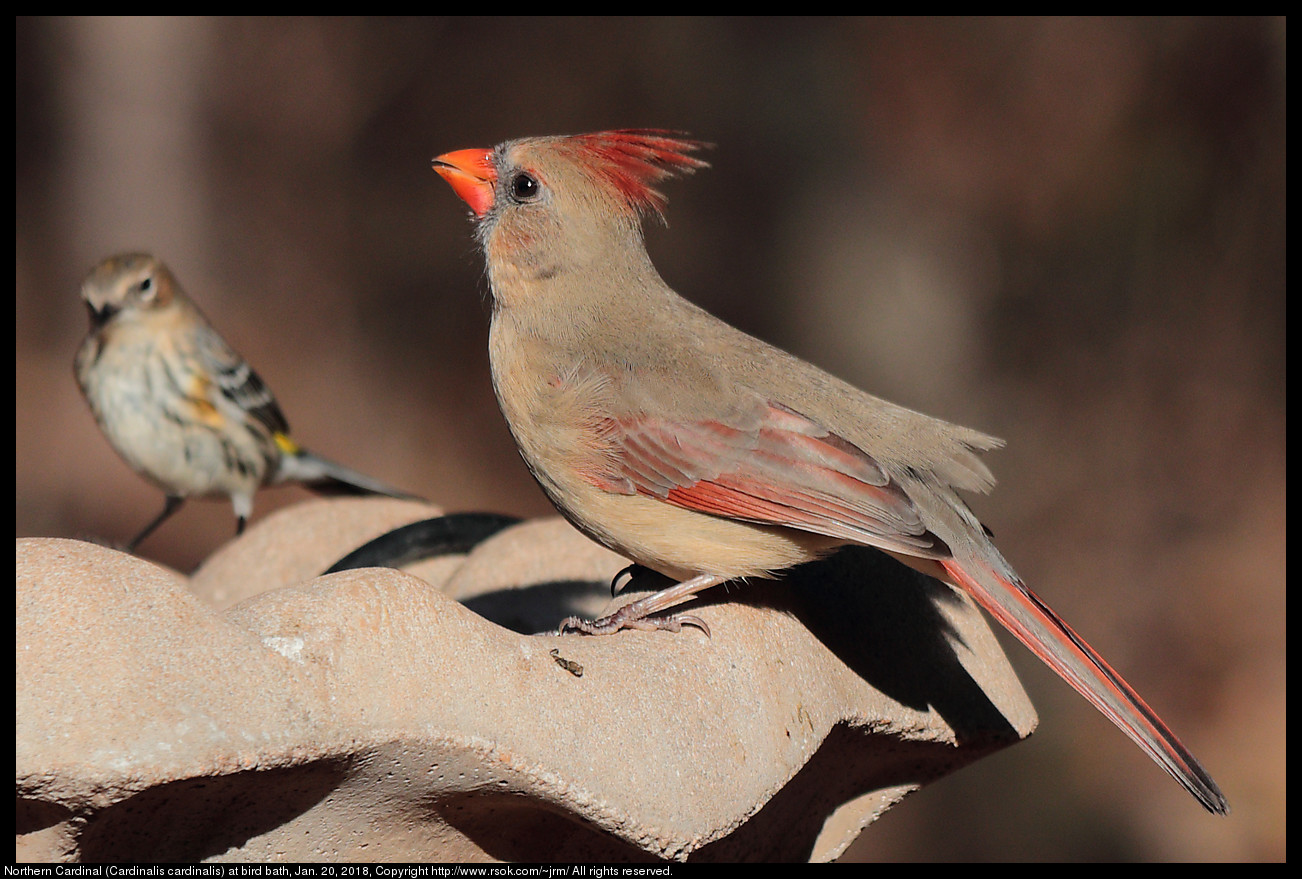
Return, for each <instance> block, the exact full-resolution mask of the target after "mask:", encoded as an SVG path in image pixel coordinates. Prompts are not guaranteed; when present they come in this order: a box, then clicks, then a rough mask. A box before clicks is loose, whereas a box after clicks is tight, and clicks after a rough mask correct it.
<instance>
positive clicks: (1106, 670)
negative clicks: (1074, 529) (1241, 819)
mask: <svg viewBox="0 0 1302 879" xmlns="http://www.w3.org/2000/svg"><path fill="white" fill-rule="evenodd" d="M941 565H942V566H943V567H944V568H945V571H946V572H947V573H948V574H949V576H950V577H951V578H952V579H953V581H954V582H955V583H957V584H959V585H960V586H962V587H963V588H964V589H965V590H967V592H968V593H969V594H970V595H971V596H972V597H973V598H974V599H975V600H976V602H977V603H978V604H980V605H981V606H982V607H983V608H985V610H986V611H987V612H988V613H989V614H990V615H991V616H993V617H994V618H995V619H997V620H999V622H1000V623H1002V624H1003V625H1004V626H1005V627H1006V628H1007V629H1008V631H1010V632H1012V633H1013V634H1014V635H1016V636H1017V638H1018V640H1020V641H1021V642H1022V643H1023V644H1025V645H1026V646H1027V647H1028V648H1030V650H1031V652H1032V653H1034V654H1035V655H1036V656H1038V657H1040V659H1042V660H1044V662H1045V663H1046V664H1047V665H1048V666H1049V667H1050V668H1052V669H1053V670H1054V671H1056V672H1057V673H1058V674H1060V675H1062V677H1063V679H1064V680H1066V681H1067V683H1069V684H1071V685H1072V686H1073V687H1075V688H1076V691H1077V692H1079V693H1080V694H1081V695H1082V696H1084V697H1085V698H1086V699H1088V700H1089V701H1090V702H1091V703H1093V705H1094V707H1095V708H1097V709H1098V710H1099V711H1101V712H1103V714H1104V716H1106V717H1107V718H1108V719H1110V720H1111V721H1112V722H1113V723H1115V724H1116V725H1117V726H1118V727H1120V728H1121V731H1122V732H1124V733H1125V734H1126V735H1128V736H1130V738H1131V739H1133V740H1134V742H1135V744H1137V745H1139V747H1140V748H1142V749H1143V750H1144V752H1145V753H1147V754H1148V756H1150V757H1152V758H1153V759H1154V760H1155V761H1157V763H1158V765H1160V766H1161V767H1162V768H1163V769H1165V770H1166V771H1167V772H1169V773H1171V775H1172V777H1173V778H1175V780H1176V781H1178V782H1180V784H1182V785H1183V786H1184V788H1185V790H1187V791H1189V793H1191V794H1193V795H1194V796H1195V797H1197V798H1198V801H1199V802H1201V803H1202V804H1203V805H1204V806H1206V807H1207V810H1208V811H1209V812H1215V813H1217V814H1220V815H1224V814H1226V813H1227V812H1228V811H1229V804H1228V803H1227V802H1226V801H1225V795H1224V794H1222V793H1221V791H1220V788H1218V787H1217V786H1216V782H1214V781H1212V778H1211V776H1210V775H1208V774H1207V770H1205V769H1203V767H1202V766H1201V765H1200V764H1199V763H1198V761H1197V760H1196V759H1195V758H1194V756H1193V754H1191V753H1189V751H1188V749H1187V748H1185V746H1184V745H1182V744H1180V740H1179V739H1177V738H1176V737H1175V733H1173V732H1171V730H1170V729H1168V728H1167V725H1166V724H1165V723H1163V722H1162V719H1161V718H1160V717H1158V716H1157V713H1156V712H1154V711H1153V709H1151V708H1149V707H1148V705H1147V703H1145V702H1144V700H1143V699H1141V698H1140V697H1139V694H1138V693H1136V692H1135V691H1134V690H1133V689H1132V688H1131V686H1130V685H1129V684H1127V683H1126V682H1125V680H1123V679H1122V677H1121V675H1119V674H1117V673H1116V672H1115V671H1113V670H1112V667H1111V666H1109V665H1108V664H1107V663H1106V662H1104V661H1103V657H1102V656H1099V654H1098V653H1097V652H1096V651H1095V650H1094V648H1093V647H1091V646H1090V645H1088V644H1086V643H1085V640H1084V639H1083V638H1081V637H1080V636H1079V635H1077V634H1076V633H1075V632H1073V631H1072V629H1071V627H1070V626H1068V625H1067V624H1066V623H1065V622H1063V620H1062V618H1061V617H1059V616H1058V615H1057V614H1056V613H1054V612H1053V610H1052V609H1051V608H1050V607H1049V606H1048V605H1047V604H1045V603H1044V602H1043V601H1041V600H1040V598H1039V597H1038V596H1037V595H1036V594H1035V593H1034V592H1032V591H1031V590H1030V589H1027V588H1026V586H1025V585H1023V584H1022V583H1021V582H1020V581H1010V580H1008V579H1007V578H1005V577H1003V576H1001V575H1000V574H998V573H997V572H995V571H994V570H993V569H991V568H988V567H986V566H979V567H978V566H976V565H973V566H972V567H977V568H978V575H973V574H972V573H970V572H969V571H967V570H965V569H964V568H963V567H960V565H959V563H958V562H957V561H956V560H954V559H947V560H945V561H942V562H941Z"/></svg>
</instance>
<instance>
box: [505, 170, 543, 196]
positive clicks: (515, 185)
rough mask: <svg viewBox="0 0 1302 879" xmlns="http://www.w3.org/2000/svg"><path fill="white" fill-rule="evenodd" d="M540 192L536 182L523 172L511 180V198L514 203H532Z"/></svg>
mask: <svg viewBox="0 0 1302 879" xmlns="http://www.w3.org/2000/svg"><path fill="white" fill-rule="evenodd" d="M541 191H542V187H540V186H539V185H538V181H537V180H534V179H533V178H532V177H530V176H529V175H528V174H525V173H524V172H523V171H521V172H520V173H519V174H516V175H515V177H513V178H511V198H512V199H514V200H515V201H533V200H534V199H535V198H537V197H538V193H539V192H541Z"/></svg>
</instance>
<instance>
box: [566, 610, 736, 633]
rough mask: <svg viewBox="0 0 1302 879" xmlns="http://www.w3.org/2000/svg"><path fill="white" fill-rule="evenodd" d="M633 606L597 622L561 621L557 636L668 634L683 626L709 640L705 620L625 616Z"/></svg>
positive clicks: (686, 615) (680, 616)
mask: <svg viewBox="0 0 1302 879" xmlns="http://www.w3.org/2000/svg"><path fill="white" fill-rule="evenodd" d="M632 606H633V605H631V604H630V605H625V606H624V607H621V608H620V609H619V610H617V611H615V612H614V613H612V614H610V615H609V616H604V617H602V618H601V619H597V620H585V619H582V618H580V617H569V618H568V619H565V620H563V621H561V625H560V628H558V629H557V630H556V634H558V635H563V634H565V632H566V631H568V630H570V629H573V630H575V631H577V632H583V633H584V634H586V635H613V634H615V633H616V632H618V631H620V630H621V629H642V630H643V631H655V630H657V629H663V630H665V631H666V632H677V631H680V630H681V629H682V628H683V626H695V627H696V628H698V629H700V630H701V631H702V632H704V633H705V636H706V637H707V638H708V637H710V627H709V626H708V625H706V623H705V620H703V619H701V618H700V617H698V616H695V615H693V614H690V613H677V614H674V615H673V616H668V617H640V616H638V615H637V614H636V613H629V614H625V613H624V611H626V610H628V609H629V608H631V607H632Z"/></svg>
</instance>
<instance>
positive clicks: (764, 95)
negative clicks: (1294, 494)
mask: <svg viewBox="0 0 1302 879" xmlns="http://www.w3.org/2000/svg"><path fill="white" fill-rule="evenodd" d="M1286 34H1287V31H1286V25H1285V22H1284V20H1283V19H1259V18H1241V19H1210V18H1199V19H1125V20H1114V19H1084V20H1078V19H1047V20H1046V19H1013V20H1007V19H998V20H932V19H926V20H898V19H894V20H875V19H850V20H847V19H817V20H800V19H781V20H768V19H764V20H760V19H709V18H705V19H695V18H694V19H632V20H610V19H600V20H589V19H581V20H575V19H569V20H567V19H551V20H529V19H454V20H445V19H408V20H404V19H378V20H367V19H328V20H316V19H311V20H304V19H256V20H248V19H183V20H174V19H146V20H139V19H135V20H121V19H22V18H20V19H18V20H17V21H16V51H17V60H16V68H15V69H16V126H17V135H16V163H15V164H16V199H15V201H16V203H15V218H16V223H15V225H16V235H15V239H16V242H15V257H16V259H15V262H16V284H17V331H16V342H17V356H16V363H15V367H16V368H15V372H16V375H15V395H16V406H15V414H16V426H15V439H16V455H15V458H16V460H15V476H16V490H15V506H16V517H17V528H16V531H17V536H19V537H23V536H31V535H42V536H69V537H71V536H90V535H94V536H98V537H103V538H109V539H116V540H125V539H127V538H128V537H129V536H130V535H132V534H134V533H135V531H136V530H137V529H138V528H139V527H141V526H142V525H143V523H144V522H145V521H147V520H148V519H149V518H150V517H151V516H152V515H154V513H156V512H157V511H158V509H160V508H161V504H162V497H161V494H160V493H159V492H158V491H157V490H156V489H154V488H152V487H151V486H149V485H147V484H146V483H145V482H144V481H143V480H141V479H140V478H139V477H137V476H136V475H135V474H134V473H132V472H131V471H130V470H129V469H128V468H127V467H126V465H124V464H123V463H122V462H121V461H120V460H119V459H118V458H117V457H116V456H115V454H114V453H113V451H112V450H111V449H110V448H109V446H108V444H107V443H106V442H105V440H104V439H103V438H102V437H101V436H100V435H99V433H98V431H97V430H96V427H95V424H94V421H93V420H92V418H91V416H90V413H89V410H88V409H87V408H86V406H85V404H84V403H83V401H82V400H81V398H80V396H79V394H78V392H77V389H76V386H75V383H74V381H73V379H72V366H71V364H72V357H73V353H74V351H75V349H76V346H77V344H78V342H79V340H80V339H81V337H82V336H83V334H84V332H85V316H84V314H83V312H82V308H81V305H80V303H79V301H78V298H77V291H78V287H79V284H80V281H81V279H82V277H83V275H84V273H85V272H86V270H87V269H88V268H89V267H90V266H91V265H92V264H93V263H94V262H96V261H97V260H99V259H100V258H101V257H103V256H106V255H108V254H109V253H112V252H116V251H120V250H124V249H137V248H140V249H149V250H153V251H154V252H156V253H158V254H159V255H160V256H162V257H163V258H164V259H166V260H167V261H168V262H169V263H170V264H171V266H172V268H173V269H174V270H175V271H176V273H177V275H178V276H179V277H180V279H181V281H182V283H183V284H184V285H185V286H186V287H187V288H188V289H189V291H190V293H191V294H192V296H193V297H194V298H195V299H196V300H197V301H198V302H199V303H200V305H201V307H202V308H203V309H204V310H205V311H206V312H207V314H208V316H209V317H210V318H211V319H212V320H213V322H214V323H215V324H216V325H217V326H218V328H219V329H220V330H221V331H222V332H223V333H224V334H225V335H226V336H227V338H228V339H229V340H230V341H231V342H232V343H233V344H234V345H235V346H236V347H237V348H238V349H239V350H240V351H242V352H243V353H244V354H245V355H246V356H247V357H248V358H249V360H250V361H251V362H252V363H253V364H254V365H255V367H256V368H257V369H258V370H259V372H260V373H261V374H262V376H263V378H265V379H266V380H267V382H268V384H269V385H270V386H271V387H272V388H273V389H274V391H275V392H276V394H277V396H278V397H279V399H280V402H281V405H282V407H283V408H284V410H285V412H286V414H287V415H288V417H289V420H290V422H291V424H292V425H293V427H294V434H295V436H296V438H298V439H299V440H300V441H301V442H303V443H304V444H305V445H307V446H309V447H310V448H312V449H314V450H315V451H317V452H319V453H321V454H324V455H326V456H329V457H333V458H336V459H337V460H340V461H342V462H344V463H347V464H349V465H350V466H353V467H356V468H359V469H361V470H364V471H367V472H369V473H371V474H373V475H375V476H377V477H379V478H381V479H384V480H387V481H389V482H391V483H394V484H397V485H400V486H403V487H406V488H409V489H411V490H413V491H415V492H418V493H421V494H424V495H425V496H427V497H429V498H430V499H431V500H433V501H435V502H437V503H440V504H442V505H444V506H445V507H447V508H448V509H454V510H494V511H500V512H509V513H515V514H519V515H525V516H536V515H544V514H550V512H551V510H550V507H549V506H548V505H547V503H546V501H545V500H544V498H543V496H542V494H541V493H540V492H539V491H538V489H537V488H536V487H535V486H534V485H533V483H532V481H531V480H530V478H529V476H528V474H527V473H526V471H525V469H524V467H523V465H522V464H521V463H520V462H519V459H518V458H517V456H516V453H515V450H514V447H513V445H512V443H511V440H510V437H509V436H508V434H507V431H506V429H505V427H504V425H503V423H502V421H501V418H500V415H499V414H498V412H497V409H496V404H495V402H494V400H493V396H492V390H491V387H490V384H489V378H488V365H487V352H486V347H485V336H486V323H487V322H486V317H487V305H486V289H485V284H484V282H483V277H482V264H481V260H480V257H479V256H478V255H477V254H476V253H475V252H474V250H473V248H472V244H471V240H470V225H469V223H468V222H467V219H466V217H467V212H466V210H465V207H464V205H462V204H461V203H460V202H459V201H458V200H456V199H455V197H454V196H453V194H452V193H451V192H450V191H449V189H448V187H447V186H446V184H444V183H443V182H442V181H441V180H440V179H439V178H438V177H437V176H436V175H435V174H434V173H433V172H432V171H431V170H430V168H429V160H430V157H431V156H433V155H435V154H437V153H441V152H444V151H447V150H450V149H456V148H462V147H470V146H485V147H486V146H491V145H493V144H495V143H497V142H499V141H501V140H504V139H507V138H510V137H517V136H523V135H536V134H558V133H574V132H580V131H590V130H595V129H601V128H611V127H668V128H675V129H681V130H685V131H689V132H691V133H692V134H693V135H694V136H697V137H700V138H702V139H706V140H710V141H713V142H714V143H716V144H717V145H718V146H717V148H716V149H715V150H713V151H712V152H711V153H710V154H709V156H708V158H709V160H710V161H711V162H712V163H713V165H714V167H713V168H712V169H710V170H708V171H705V172H702V173H700V174H698V175H696V176H695V177H693V178H690V179H687V180H684V181H677V182H672V183H669V184H667V186H666V187H665V189H666V191H667V193H668V195H669V196H670V206H669V211H668V217H669V227H668V228H667V229H665V228H661V227H658V226H652V227H650V229H649V247H650V249H651V252H652V256H653V258H654V259H655V261H656V263H657V265H658V266H659V268H660V270H661V273H662V274H663V275H664V276H665V278H666V280H668V281H669V283H670V284H671V285H673V286H674V287H675V288H677V289H678V290H679V291H680V292H682V293H683V294H684V295H686V296H687V297H689V298H691V299H694V300H695V301H696V302H698V303H700V304H701V305H704V306H705V307H707V308H709V309H711V310H713V311H714V312H716V313H717V314H719V315H720V316H722V317H724V318H725V319H727V320H729V321H731V322H733V323H735V324H737V325H739V326H741V327H742V328H744V329H746V330H749V331H751V332H753V333H755V334H757V335H760V336H762V337H764V338H766V339H768V340H770V341H772V342H774V343H777V344H779V345H782V346H784V347H786V348H788V349H790V350H793V351H795V352H796V353H798V354H800V355H802V356H805V357H806V358H808V359H812V360H814V361H815V362H817V363H819V364H820V365H822V366H824V367H826V368H828V369H830V370H832V371H834V372H836V373H838V374H840V375H841V376H843V377H845V378H847V379H849V380H850V381H852V382H854V383H856V384H859V385H861V386H863V387H865V388H868V389H870V390H873V391H874V392H876V393H879V394H881V395H883V396H886V397H889V398H892V399H895V400H897V401H898V402H901V403H905V404H907V405H910V406H913V407H915V408H918V409H921V410H923V411H926V412H930V413H933V414H936V415H940V416H943V417H945V418H947V419H949V420H953V421H958V422H961V423H965V424H970V425H971V426H973V427H977V428H980V429H983V430H986V431H988V432H990V433H994V434H996V435H999V436H1002V437H1005V438H1006V439H1007V440H1008V448H1007V449H1006V450H1004V451H1001V452H998V453H996V454H994V455H992V456H991V458H990V461H991V464H992V466H993V467H994V469H995V471H996V473H997V475H998V476H999V477H1000V479H1001V483H1000V486H999V488H998V489H997V490H996V491H995V493H994V494H993V495H992V496H991V497H989V498H977V499H975V500H974V502H973V503H974V506H975V507H976V509H977V510H978V511H979V512H980V513H981V515H982V516H983V518H984V519H986V521H987V522H988V523H989V524H990V526H991V527H992V528H993V529H994V531H995V532H996V533H997V535H998V536H999V541H1000V545H1001V546H1002V548H1003V550H1004V552H1005V554H1006V555H1007V556H1008V557H1009V558H1010V559H1011V560H1012V561H1013V563H1014V564H1015V565H1017V567H1018V568H1019V569H1020V571H1021V573H1022V574H1023V576H1024V577H1025V578H1026V580H1027V581H1028V582H1029V583H1031V584H1032V585H1033V586H1034V587H1035V588H1037V590H1038V591H1039V592H1040V593H1041V594H1042V595H1043V596H1045V597H1046V598H1047V599H1048V600H1049V602H1050V603H1051V604H1052V605H1053V606H1054V607H1055V608H1056V609H1057V610H1058V611H1060V612H1061V613H1062V614H1063V616H1065V617H1066V618H1067V619H1068V620H1070V621H1071V622H1072V623H1073V625H1075V627H1076V628H1077V629H1078V630H1079V631H1080V632H1081V633H1082V634H1084V635H1085V636H1086V637H1087V638H1088V639H1089V640H1091V641H1092V642H1093V643H1094V645H1095V646H1096V647H1098V648H1099V649H1100V651H1101V652H1102V653H1103V654H1104V655H1105V656H1107V657H1108V658H1109V659H1110V660H1111V661H1112V662H1113V663H1114V664H1115V665H1116V666H1117V667H1118V668H1119V669H1121V670H1122V672H1123V673H1124V674H1126V676H1127V677H1128V678H1130V680H1131V682H1132V683H1134V684H1135V685H1136V686H1137V688H1138V689H1139V690H1140V691H1141V692H1142V693H1143V694H1144V695H1145V696H1146V697H1147V698H1148V700H1149V701H1150V702H1151V703H1152V705H1153V706H1154V707H1155V708H1156V709H1157V710H1158V711H1159V712H1160V713H1161V714H1162V715H1163V716H1164V717H1165V718H1166V720H1167V721H1168V722H1170V724H1171V725H1172V726H1173V727H1174V728H1175V729H1176V730H1177V731H1178V732H1179V734H1180V735H1181V737H1182V738H1183V739H1184V740H1185V741H1186V743H1187V744H1189V745H1190V747H1191V748H1192V749H1193V750H1194V752H1195V753H1197V754H1198V755H1199V757H1200V758H1201V759H1202V760H1203V762H1204V763H1205V764H1206V765H1207V767H1208V768H1209V769H1210V771H1211V772H1212V774H1213V775H1214V776H1215V777H1216V778H1217V780H1218V781H1219V782H1220V784H1221V786H1222V787H1223V788H1224V789H1225V792H1226V794H1227V795H1228V796H1229V798H1230V801H1231V805H1232V808H1233V813H1232V815H1231V816H1230V817H1229V818H1227V819H1217V818H1213V817H1211V816H1209V815H1206V814H1205V813H1203V811H1202V809H1201V808H1200V807H1199V806H1198V805H1197V804H1196V803H1195V802H1194V801H1193V800H1192V799H1191V798H1190V797H1188V796H1187V795H1186V794H1185V793H1184V791H1183V790H1181V789H1180V788H1179V787H1178V786H1177V785H1176V784H1175V783H1174V782H1173V781H1171V780H1170V779H1169V778H1168V777H1167V776H1166V775H1165V774H1164V773H1162V772H1161V771H1160V770H1159V769H1157V768H1156V767H1155V766H1154V765H1152V764H1151V763H1150V762H1149V760H1148V759H1147V758H1146V757H1144V756H1143V755H1142V754H1141V753H1140V752H1139V751H1138V750H1137V749H1136V748H1134V746H1133V745H1131V744H1130V742H1129V741H1128V740H1127V739H1125V738H1124V737H1122V736H1121V735H1120V734H1119V733H1117V732H1116V731H1115V730H1114V729H1113V728H1112V726H1111V724H1109V723H1108V722H1107V721H1106V720H1104V719H1103V718H1102V717H1101V716H1099V715H1098V714H1097V713H1096V712H1095V711H1094V710H1093V709H1092V708H1090V707H1089V706H1088V705H1087V704H1086V703H1085V702H1084V701H1082V700H1080V699H1079V698H1078V697H1077V696H1076V695H1075V694H1074V693H1073V692H1072V691H1070V690H1069V688H1068V687H1066V686H1065V685H1063V684H1061V683H1060V682H1059V681H1058V680H1057V679H1056V678H1055V677H1054V676H1053V675H1052V674H1051V673H1050V672H1048V671H1046V670H1044V669H1043V668H1042V667H1041V666H1040V665H1039V664H1038V663H1037V662H1036V661H1035V660H1033V659H1032V657H1031V656H1030V655H1029V654H1028V653H1027V652H1026V651H1025V650H1023V649H1022V648H1021V647H1020V646H1018V645H1016V644H1015V642H1012V640H1011V639H1008V641H1007V643H1008V644H1009V653H1010V656H1011V657H1012V659H1013V661H1014V663H1015V665H1016V666H1017V667H1018V669H1019V671H1020V672H1021V675H1022V678H1023V680H1024V682H1025V683H1026V685H1027V687H1028V689H1029V690H1030V692H1031V694H1032V696H1033V698H1034V700H1035V703H1036V705H1037V707H1038V709H1039V711H1040V715H1041V727H1040V730H1039V732H1038V733H1037V734H1036V735H1035V736H1034V737H1032V739H1031V740H1030V741H1028V742H1026V743H1024V744H1021V745H1019V746H1017V747H1014V748H1012V749H1009V750H1008V751H1006V752H1004V753H1002V754H999V755H997V756H995V757H992V758H990V759H987V760H985V761H983V762H982V764H981V765H979V766H976V767H974V768H971V769H969V770H965V771H964V772H961V773H959V774H958V775H957V776H954V777H953V778H950V779H947V780H945V781H943V782H941V783H938V784H936V785H934V786H932V787H930V788H928V789H926V790H924V791H923V792H921V793H920V794H917V795H915V796H914V797H912V798H911V799H910V800H908V801H906V803H905V804H903V805H902V806H901V807H898V808H897V809H896V810H895V811H893V812H892V813H890V814H888V815H887V816H886V817H885V818H883V819H882V820H881V822H880V823H879V824H877V825H876V826H875V827H873V828H871V829H870V830H869V831H868V832H867V833H866V834H865V835H864V837H863V838H862V839H861V840H860V841H859V843H857V844H856V847H855V848H854V849H852V850H851V853H850V857H851V858H862V859H873V860H892V859H932V860H952V859H957V860H969V859H970V860H1068V859H1070V860H1110V859H1143V860H1166V859H1171V860H1204V859H1209V860H1222V859H1224V860H1282V859H1284V858H1285V857H1286V849H1285V841H1284V840H1285V814H1286V783H1285V762H1286V760H1285V745H1284V736H1285V697H1284V686H1285V655H1286V652H1285V622H1284V619H1285V602H1284V576H1285V574H1284V571H1285V549H1284V531H1285V529H1284V521H1285V516H1286V500H1285V488H1284V475H1285V428H1284V414H1285V413H1284V409H1285V405H1284V395H1285V384H1284V366H1285V353H1284V352H1285V329H1284V318H1285V306H1284V296H1285V257H1284V248H1285V232H1284V229H1285V186H1286V183H1285V138H1284V126H1285V76H1286V60H1285V59H1286V40H1287V36H1286ZM305 496H306V495H305V494H304V493H303V492H302V491H301V490H299V489H294V488H285V489H275V490H272V491H267V492H264V493H262V494H260V495H259V496H258V498H257V505H256V509H255V521H256V520H257V519H258V518H260V517H262V516H265V515H266V514H267V513H268V512H269V511H271V510H273V509H275V508H276V507H278V506H282V505H284V504H286V503H292V502H295V501H298V500H301V499H302V498H303V497H305ZM232 530H233V517H232V514H231V511H230V506H229V504H227V503H225V502H212V501H196V502H192V503H190V504H188V505H187V506H186V507H185V508H184V509H183V510H182V512H180V513H179V514H178V515H177V516H176V517H175V518H174V519H173V520H172V521H170V522H169V523H167V524H166V525H165V526H163V528H162V529H161V530H160V531H159V532H157V533H156V534H155V535H154V536H153V537H152V538H151V539H150V540H149V541H147V542H146V543H145V544H144V545H143V546H142V548H141V550H142V553H143V554H144V555H146V556H147V557H150V558H154V559H157V560H159V561H161V562H163V563H166V564H169V565H172V566H175V567H178V568H180V569H182V570H188V569H190V568H192V567H193V566H194V565H195V564H197V563H198V562H199V561H200V560H201V559H202V558H203V557H205V556H206V555H207V554H209V553H210V552H211V551H212V550H213V549H215V548H216V547H218V546H219V545H220V544H221V543H223V542H224V541H226V540H227V539H229V538H230V536H231V534H232ZM743 597H744V596H743ZM610 758H611V759H618V758H619V755H618V754H611V755H610Z"/></svg>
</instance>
